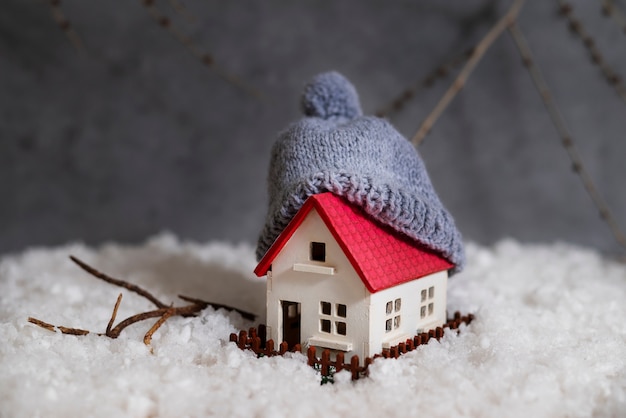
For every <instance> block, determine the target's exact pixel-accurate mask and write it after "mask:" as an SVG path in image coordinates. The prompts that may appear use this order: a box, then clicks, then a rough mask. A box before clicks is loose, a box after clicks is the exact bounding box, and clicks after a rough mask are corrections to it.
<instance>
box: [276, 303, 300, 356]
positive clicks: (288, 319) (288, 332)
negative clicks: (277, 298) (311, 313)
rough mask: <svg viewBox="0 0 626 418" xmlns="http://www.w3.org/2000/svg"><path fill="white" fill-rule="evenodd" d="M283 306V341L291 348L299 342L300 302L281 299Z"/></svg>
mask: <svg viewBox="0 0 626 418" xmlns="http://www.w3.org/2000/svg"><path fill="white" fill-rule="evenodd" d="M281 306H282V308H283V341H286V342H287V344H288V345H289V349H290V350H291V349H292V348H293V346H295V345H296V344H300V303H298V302H290V301H288V300H283V301H281Z"/></svg>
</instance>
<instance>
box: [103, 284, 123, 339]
mask: <svg viewBox="0 0 626 418" xmlns="http://www.w3.org/2000/svg"><path fill="white" fill-rule="evenodd" d="M121 302H122V294H121V293H120V294H119V296H118V297H117V301H116V302H115V306H114V307H113V313H112V314H111V319H110V320H109V323H108V324H107V329H106V332H105V335H109V333H110V332H111V328H112V327H113V323H114V322H115V317H116V316H117V310H118V309H119V307H120V303H121Z"/></svg>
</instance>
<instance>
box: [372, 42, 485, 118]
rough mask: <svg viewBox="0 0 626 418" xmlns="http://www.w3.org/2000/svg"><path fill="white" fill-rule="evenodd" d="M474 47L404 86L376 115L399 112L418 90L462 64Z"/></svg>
mask: <svg viewBox="0 0 626 418" xmlns="http://www.w3.org/2000/svg"><path fill="white" fill-rule="evenodd" d="M473 51H474V49H473V48H472V49H470V50H469V51H467V52H465V53H463V54H460V55H458V56H456V57H454V58H453V59H451V60H449V61H448V62H444V63H442V64H441V65H439V66H437V68H435V69H433V70H432V71H431V72H430V73H428V74H427V75H426V76H425V77H424V78H422V79H421V80H419V81H417V82H415V83H413V84H412V85H410V86H409V87H407V88H405V89H404V90H403V91H402V92H401V93H400V94H399V95H397V96H396V97H394V98H393V99H392V100H391V101H390V102H388V103H387V104H385V105H384V106H382V107H381V108H380V109H378V110H377V111H376V116H378V117H381V118H382V117H387V116H389V115H391V114H392V113H395V112H399V111H400V110H402V108H403V107H404V106H405V105H406V104H407V103H408V102H409V101H410V100H411V99H413V98H414V97H415V96H416V95H417V94H418V93H419V91H420V90H422V89H424V88H429V87H432V86H433V85H434V84H435V82H436V81H437V80H438V79H444V78H445V77H446V76H448V74H450V69H453V68H456V67H458V66H460V65H461V64H463V63H464V62H465V61H466V59H467V58H468V57H471V56H472V54H473Z"/></svg>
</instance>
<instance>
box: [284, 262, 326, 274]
mask: <svg viewBox="0 0 626 418" xmlns="http://www.w3.org/2000/svg"><path fill="white" fill-rule="evenodd" d="M293 271H302V272H305V273H317V274H326V275H333V274H335V268H334V267H325V266H316V265H313V264H303V263H295V264H294V265H293Z"/></svg>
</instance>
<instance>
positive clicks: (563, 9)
mask: <svg viewBox="0 0 626 418" xmlns="http://www.w3.org/2000/svg"><path fill="white" fill-rule="evenodd" d="M559 5H560V13H561V15H563V16H564V17H565V18H566V19H567V21H568V23H569V28H570V30H571V31H572V32H573V33H575V34H576V35H578V36H579V37H580V39H581V40H582V41H583V45H585V48H587V51H588V52H589V56H590V57H591V62H592V63H593V64H594V65H597V66H598V67H599V68H600V71H602V74H603V75H604V78H605V79H606V81H607V83H609V85H611V86H613V88H614V89H615V92H616V93H617V94H618V95H619V97H620V98H621V99H622V100H623V101H624V102H626V87H625V86H624V83H623V82H622V78H621V77H620V76H619V75H618V74H617V73H616V72H615V71H613V68H611V66H610V65H609V64H608V63H607V62H606V61H605V60H604V57H603V56H602V53H600V50H599V49H598V47H597V46H596V43H595V41H594V40H593V38H592V37H591V35H589V33H588V32H587V31H586V30H585V28H584V26H583V24H582V23H581V21H580V20H578V19H577V18H576V16H574V13H573V11H572V10H573V8H572V6H571V4H569V3H568V2H567V1H565V0H559ZM611 10H613V9H612V8H611Z"/></svg>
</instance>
